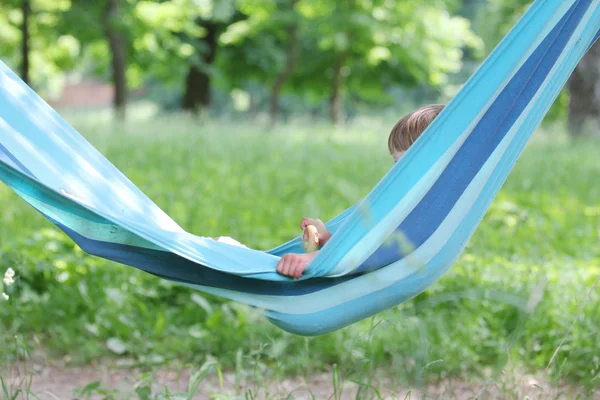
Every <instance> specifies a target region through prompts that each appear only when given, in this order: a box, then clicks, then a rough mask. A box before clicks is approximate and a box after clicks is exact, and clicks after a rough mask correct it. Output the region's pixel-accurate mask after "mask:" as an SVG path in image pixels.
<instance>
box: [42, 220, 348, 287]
mask: <svg viewBox="0 0 600 400" xmlns="http://www.w3.org/2000/svg"><path fill="white" fill-rule="evenodd" d="M42 215H44V216H45V217H46V218H47V219H48V220H50V221H51V222H52V223H54V224H55V225H56V226H58V227H59V228H60V229H62V230H63V231H64V232H65V233H66V234H67V235H68V236H69V237H70V238H71V239H73V241H74V242H75V243H77V244H78V245H79V247H81V249H82V250H84V251H85V252H86V253H89V254H91V255H95V256H98V257H101V258H105V259H107V260H111V261H115V262H118V263H121V264H125V265H129V266H132V267H135V268H138V269H140V270H142V271H145V272H148V273H150V274H153V275H156V276H159V277H161V278H164V279H168V280H172V281H176V282H184V283H193V284H197V285H204V286H210V287H215V288H222V289H229V290H235V291H237V292H245V293H254V294H263V295H277V296H295V295H302V294H309V293H313V292H317V291H319V290H323V289H326V288H329V287H332V286H335V285H338V284H340V283H343V282H346V281H348V280H351V279H354V278H356V277H357V275H354V276H345V277H340V278H314V279H309V280H300V281H294V280H289V281H265V280H263V279H255V278H247V277H241V276H238V275H233V274H229V273H226V272H222V271H217V270H214V269H212V268H209V267H207V266H204V265H202V264H198V263H195V262H193V261H190V260H188V259H187V258H184V257H181V256H178V255H176V254H173V253H170V252H166V251H160V250H154V249H147V248H142V247H137V246H131V245H124V244H120V243H109V242H102V241H98V240H93V239H88V238H86V237H85V236H82V235H81V234H79V233H77V232H75V231H74V230H72V229H70V228H68V227H67V226H65V225H63V224H61V223H60V222H58V221H56V220H55V219H53V218H51V217H49V216H47V215H45V214H44V213H42Z"/></svg>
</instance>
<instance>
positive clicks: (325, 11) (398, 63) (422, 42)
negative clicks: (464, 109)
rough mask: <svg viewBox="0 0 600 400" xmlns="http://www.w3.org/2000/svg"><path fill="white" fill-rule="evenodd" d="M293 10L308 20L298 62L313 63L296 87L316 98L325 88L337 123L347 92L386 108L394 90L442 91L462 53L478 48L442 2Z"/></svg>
mask: <svg viewBox="0 0 600 400" xmlns="http://www.w3.org/2000/svg"><path fill="white" fill-rule="evenodd" d="M298 8H299V12H301V13H302V14H303V15H304V16H305V17H306V18H307V19H308V20H309V21H310V24H308V30H307V32H306V34H307V35H310V36H309V37H311V41H312V42H313V43H314V47H313V49H312V50H310V51H311V53H312V54H306V53H305V54H304V55H303V57H302V58H305V59H309V58H310V59H311V63H310V64H308V63H306V64H304V65H303V68H302V72H301V73H300V74H298V75H297V78H298V79H297V80H296V84H297V85H303V84H305V82H306V81H310V82H312V84H311V91H312V92H313V95H314V96H315V97H316V98H319V97H322V95H321V96H320V95H319V92H322V88H323V87H329V93H328V96H327V97H328V100H329V109H330V112H329V114H330V117H331V120H332V121H333V122H334V123H339V122H340V121H341V119H342V115H341V113H342V104H343V98H344V92H345V91H346V90H349V91H352V93H353V94H354V96H355V97H356V98H359V99H363V100H370V101H375V102H383V101H385V93H386V90H387V89H389V88H390V87H391V86H394V85H402V86H411V85H416V84H418V83H425V84H429V85H433V86H439V85H443V84H444V83H445V81H446V78H447V75H448V74H450V73H454V72H456V71H458V70H459V69H460V66H461V63H462V48H463V47H465V46H472V47H477V46H479V42H478V39H477V37H476V36H475V35H474V34H473V33H472V32H471V31H470V29H469V22H468V21H467V20H466V19H465V18H462V17H454V16H451V15H450V13H449V12H448V3H447V2H445V1H432V2H414V1H410V0H399V1H395V2H390V1H385V0H373V1H363V0H351V1H346V2H337V1H333V0H328V1H326V0H306V1H303V2H302V3H301V4H300V5H299V6H298ZM303 82H304V83H303Z"/></svg>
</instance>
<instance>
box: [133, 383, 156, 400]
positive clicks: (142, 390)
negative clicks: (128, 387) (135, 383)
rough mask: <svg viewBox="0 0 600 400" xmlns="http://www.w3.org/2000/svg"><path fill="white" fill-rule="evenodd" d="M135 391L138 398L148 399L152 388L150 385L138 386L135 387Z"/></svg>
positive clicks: (141, 399)
mask: <svg viewBox="0 0 600 400" xmlns="http://www.w3.org/2000/svg"><path fill="white" fill-rule="evenodd" d="M135 393H136V394H137V395H138V397H139V398H140V400H150V396H151V395H152V389H151V388H150V386H140V387H137V388H135Z"/></svg>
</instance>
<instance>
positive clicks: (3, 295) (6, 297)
mask: <svg viewBox="0 0 600 400" xmlns="http://www.w3.org/2000/svg"><path fill="white" fill-rule="evenodd" d="M2 297H4V300H6V301H8V295H7V294H6V293H4V292H2Z"/></svg>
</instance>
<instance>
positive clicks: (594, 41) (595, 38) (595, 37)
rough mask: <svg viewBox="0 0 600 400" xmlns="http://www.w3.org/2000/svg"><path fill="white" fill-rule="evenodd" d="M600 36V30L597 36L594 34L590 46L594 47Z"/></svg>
mask: <svg viewBox="0 0 600 400" xmlns="http://www.w3.org/2000/svg"><path fill="white" fill-rule="evenodd" d="M598 38H600V31H598V32H597V33H596V36H594V39H593V40H592V43H590V47H592V46H593V45H594V44H595V43H596V41H597V40H598ZM590 47H588V50H589V49H590Z"/></svg>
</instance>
